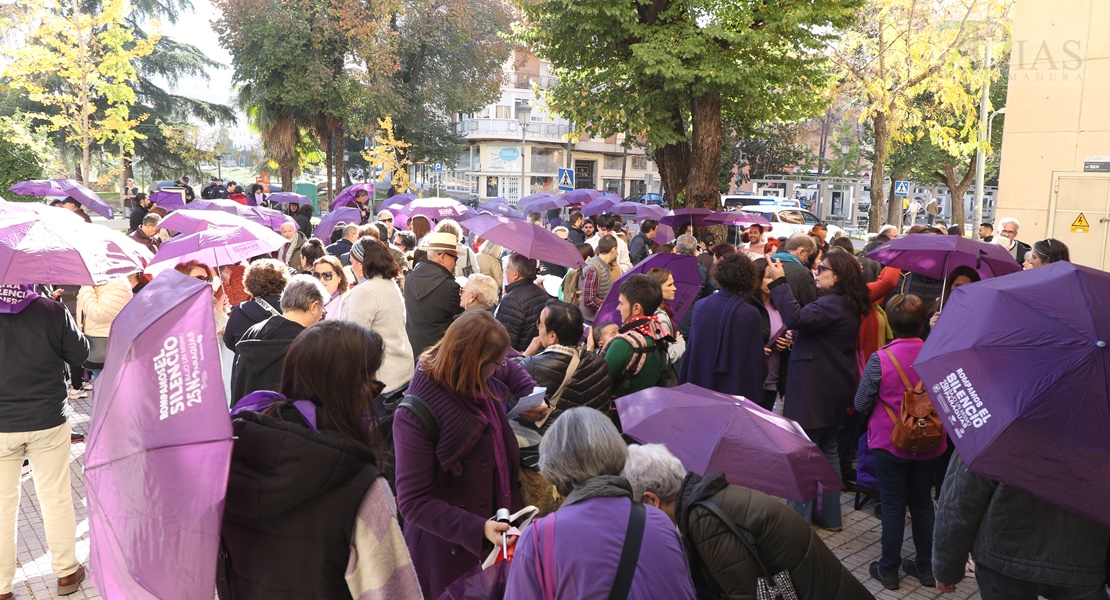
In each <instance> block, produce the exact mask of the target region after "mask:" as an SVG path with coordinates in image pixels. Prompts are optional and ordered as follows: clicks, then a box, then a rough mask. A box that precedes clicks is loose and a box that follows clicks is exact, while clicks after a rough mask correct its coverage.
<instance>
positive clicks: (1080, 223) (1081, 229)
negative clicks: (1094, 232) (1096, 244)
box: [1071, 213, 1091, 233]
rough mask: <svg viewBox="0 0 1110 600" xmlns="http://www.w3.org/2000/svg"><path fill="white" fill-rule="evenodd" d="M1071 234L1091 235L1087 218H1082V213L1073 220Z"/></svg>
mask: <svg viewBox="0 0 1110 600" xmlns="http://www.w3.org/2000/svg"><path fill="white" fill-rule="evenodd" d="M1071 232H1072V233H1091V226H1090V224H1088V223H1087V217H1084V216H1083V213H1079V216H1078V217H1076V218H1075V220H1074V221H1072V222H1071Z"/></svg>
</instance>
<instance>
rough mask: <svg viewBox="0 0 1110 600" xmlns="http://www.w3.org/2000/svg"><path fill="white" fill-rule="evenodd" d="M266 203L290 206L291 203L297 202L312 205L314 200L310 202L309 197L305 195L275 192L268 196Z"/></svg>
mask: <svg viewBox="0 0 1110 600" xmlns="http://www.w3.org/2000/svg"><path fill="white" fill-rule="evenodd" d="M266 201H267V202H269V203H270V204H288V203H290V202H296V203H297V204H311V203H312V200H309V199H308V196H305V195H304V194H297V193H295V192H274V193H273V194H270V195H269V196H266Z"/></svg>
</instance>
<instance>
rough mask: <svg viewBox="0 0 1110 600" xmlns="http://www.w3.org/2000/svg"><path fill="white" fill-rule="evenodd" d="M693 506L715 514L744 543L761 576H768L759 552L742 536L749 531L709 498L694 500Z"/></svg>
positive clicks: (749, 533)
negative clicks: (742, 530)
mask: <svg viewBox="0 0 1110 600" xmlns="http://www.w3.org/2000/svg"><path fill="white" fill-rule="evenodd" d="M694 506H701V507H702V508H705V509H706V510H708V511H709V512H711V513H713V514H714V515H716V516H717V518H718V519H720V520H721V522H723V523H724V524H725V527H728V528H729V529H730V530H732V534H733V535H735V536H736V537H737V538H738V539H739V540H740V543H741V544H744V547H745V548H747V549H748V552H749V553H750V554H751V555H752V559H753V560H755V564H756V565H758V566H759V572H760V573H762V575H763V577H770V574H769V573H768V572H767V567H766V566H765V565H764V564H763V560H762V559H760V558H759V553H758V552H756V550H755V547H754V546H752V544H751V543H750V542H748V538H746V537H744V535H743V533H747V534H748V535H751V532H750V531H748V530H747V529H744V528H743V527H741V526H740V525H737V524H736V521H733V520H732V517H729V516H728V515H726V514H725V513H724V511H723V510H721V507H720V506H717V505H716V504H715V503H713V502H711V501H709V500H702V501H701V502H695V503H694ZM741 529H744V532H743V533H741V532H740V530H741Z"/></svg>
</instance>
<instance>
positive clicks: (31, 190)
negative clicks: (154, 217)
mask: <svg viewBox="0 0 1110 600" xmlns="http://www.w3.org/2000/svg"><path fill="white" fill-rule="evenodd" d="M8 189H9V190H10V191H12V192H15V193H16V194H22V195H24V196H49V197H53V198H65V197H66V196H69V197H72V198H73V199H74V200H76V201H78V202H80V203H81V205H82V206H84V207H85V208H87V209H89V210H91V211H93V212H94V213H96V214H98V215H100V216H102V217H104V218H105V219H111V218H113V216H114V215H113V212H112V207H111V206H108V203H107V202H105V201H104V200H102V199H101V198H100V196H97V195H96V192H94V191H92V190H90V189H89V188H87V187H85V186H83V185H81V184H80V183H78V182H76V181H74V180H72V179H32V180H30V181H20V182H19V183H17V184H15V185H13V186H12V187H10V188H8Z"/></svg>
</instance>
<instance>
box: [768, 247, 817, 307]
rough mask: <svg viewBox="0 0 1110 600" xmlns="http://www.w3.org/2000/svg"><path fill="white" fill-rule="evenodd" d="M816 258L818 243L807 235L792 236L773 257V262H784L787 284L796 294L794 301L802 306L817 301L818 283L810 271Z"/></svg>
mask: <svg viewBox="0 0 1110 600" xmlns="http://www.w3.org/2000/svg"><path fill="white" fill-rule="evenodd" d="M816 257H817V243H816V242H815V241H813V238H812V237H810V236H809V235H808V234H805V233H795V234H794V235H792V236H790V237H789V238H788V239H787V240H786V243H785V244H783V245H782V248H780V249H779V251H778V252H777V253H775V254H774V255H772V256H771V258H772V259H773V260H778V261H780V262H782V267H783V270H785V271H786V282H787V283H788V284H790V291H791V292H794V299H795V300H797V301H798V304H799V305H801V306H805V305H807V304H809V303H810V302H813V301H814V300H816V299H817V282H816V281H815V280H814V279H813V271H811V270H810V269H811V268H812V267H813V259H814V258H816Z"/></svg>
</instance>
